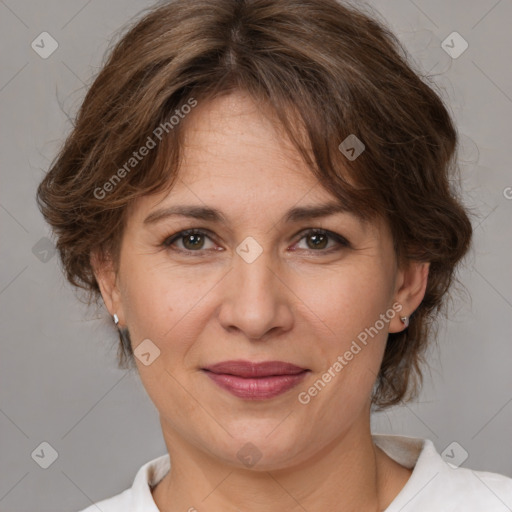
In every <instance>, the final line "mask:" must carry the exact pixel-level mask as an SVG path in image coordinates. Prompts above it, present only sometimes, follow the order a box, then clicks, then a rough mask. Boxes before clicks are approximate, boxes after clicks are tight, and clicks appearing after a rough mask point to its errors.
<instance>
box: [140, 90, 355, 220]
mask: <svg viewBox="0 0 512 512" xmlns="http://www.w3.org/2000/svg"><path fill="white" fill-rule="evenodd" d="M183 127H184V137H183V148H182V152H181V157H182V160H181V165H180V168H179V170H178V179H177V180H176V182H175V184H174V185H173V188H172V189H171V190H170V191H169V190H167V191H165V192H162V193H160V194H156V195H153V196H146V197H143V198H140V199H139V200H138V206H139V208H137V210H139V211H138V213H139V215H138V217H139V220H140V221H141V222H143V223H146V224H147V222H144V221H147V220H149V221H151V222H152V221H154V220H155V219H157V218H158V215H159V214H161V213H162V210H163V209H169V208H171V209H172V210H173V211H174V213H176V208H175V207H176V206H179V207H182V206H184V205H186V206H187V207H190V206H193V207H194V208H195V210H196V212H195V213H196V214H197V215H196V218H203V219H204V220H208V219H210V220H213V221H222V222H226V221H231V220H232V219H231V218H229V219H228V217H231V216H234V217H237V220H239V221H242V220H243V219H244V218H245V217H244V216H246V215H247V216H248V219H246V220H248V221H253V222H257V221H258V220H261V219H262V218H263V217H264V216H266V215H270V217H271V218H277V216H279V217H282V216H283V215H285V214H286V215H288V218H289V220H290V221H298V220H303V219H305V218H308V215H309V214H310V213H311V212H308V211H307V210H308V208H311V207H318V206H321V205H327V204H329V205H330V208H324V210H325V211H326V214H327V212H328V210H331V211H332V210H334V209H335V208H336V206H337V207H338V209H339V211H343V210H345V211H346V212H347V213H352V214H353V216H355V217H356V218H357V220H361V221H362V219H361V218H360V217H359V216H358V213H357V212H349V211H348V210H347V209H346V208H345V209H344V208H343V205H342V204H340V203H339V201H338V200H337V198H336V197H335V196H333V195H332V194H331V193H329V192H328V191H327V190H326V189H325V188H324V187H323V186H322V185H321V184H320V182H319V181H318V179H317V178H316V176H314V174H313V172H312V171H311V169H309V167H308V166H307V164H306V162H304V160H303V158H302V155H301V154H300V153H299V151H298V150H297V148H296V147H295V146H294V145H293V144H292V143H291V141H290V140H289V139H288V137H287V136H286V134H285V133H284V131H283V130H282V129H281V127H280V124H279V123H278V122H277V121H276V119H275V118H274V117H273V114H272V112H271V111H270V110H269V109H268V108H267V107H266V106H265V105H262V104H258V103H256V102H255V101H254V100H253V99H252V98H251V97H250V96H249V95H247V94H245V93H242V92H236V93H232V94H230V95H226V96H222V97H219V98H215V99H213V100H209V101H206V102H203V103H201V102H199V103H198V105H197V107H196V108H195V109H194V110H193V111H192V112H191V113H190V114H188V115H187V117H186V119H185V122H184V126H183ZM333 207H334V208H333ZM179 209H180V208H178V210H179ZM200 209H202V210H203V211H202V213H198V211H199V210H200ZM188 210H189V213H190V208H188ZM207 210H209V211H207ZM213 210H215V212H214V211H213ZM317 210H322V208H320V209H318V208H317ZM181 211H184V210H183V208H181ZM148 212H149V215H148ZM223 212H226V214H225V215H223ZM167 213H169V212H167ZM318 213H319V212H318V211H317V212H315V213H314V214H312V215H310V217H311V218H313V217H314V216H315V215H316V217H319V216H320V215H319V214H318ZM320 213H321V211H320ZM148 217H149V219H148ZM251 218H252V219H251Z"/></svg>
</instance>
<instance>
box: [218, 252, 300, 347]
mask: <svg viewBox="0 0 512 512" xmlns="http://www.w3.org/2000/svg"><path fill="white" fill-rule="evenodd" d="M272 258H273V256H272V254H271V251H263V252H262V253H261V254H260V256H259V257H258V258H257V259H256V260H255V261H252V262H251V263H249V262H247V261H246V260H244V258H242V257H240V256H239V255H238V254H235V256H234V258H233V267H232V270H231V272H229V274H228V276H227V277H226V279H225V280H224V289H223V290H222V297H221V300H222V303H221V306H220V310H219V314H218V319H219V322H220V323H221V325H222V326H223V328H224V329H226V331H229V332H235V331H239V332H240V333H242V334H243V335H244V336H245V337H246V338H248V339H250V340H263V339H268V337H269V335H270V333H271V332H272V333H273V334H274V335H276V336H277V335H278V334H279V333H281V332H286V331H288V330H289V329H291V327H292V325H293V311H292V304H293V297H294V294H293V292H292V290H291V289H290V287H289V284H288V283H286V279H285V276H284V275H283V271H282V268H281V270H280V265H279V263H278V262H276V261H272Z"/></svg>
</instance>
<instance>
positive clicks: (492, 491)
mask: <svg viewBox="0 0 512 512" xmlns="http://www.w3.org/2000/svg"><path fill="white" fill-rule="evenodd" d="M372 438H373V441H374V443H375V444H376V445H377V446H379V447H380V448H381V449H382V450H383V451H385V452H386V453H387V454H388V455H389V456H390V457H391V458H392V459H394V460H395V461H396V462H398V463H399V464H401V465H402V466H405V467H407V468H409V469H412V468H414V469H413V471H412V474H411V476H410V477H409V480H408V481H407V483H406V484H405V486H404V487H403V488H402V490H401V491H400V492H399V493H398V495H397V496H396V497H395V499H394V500H393V502H392V503H391V504H390V505H389V507H387V508H386V510H385V511H384V512H511V511H512V478H508V477H506V476H504V475H500V474H497V473H489V472H485V471H473V470H471V469H468V468H463V467H458V468H457V467H455V466H452V465H450V464H448V463H446V462H445V461H444V460H443V459H442V457H441V455H439V453H437V450H436V448H435V446H434V444H433V443H432V441H431V440H430V439H419V438H414V437H406V436H396V435H384V434H373V435H372ZM449 453H450V455H452V452H449ZM169 469H170V459H169V454H165V455H162V456H160V457H157V458H156V459H153V460H151V461H149V462H146V463H145V464H144V465H143V466H142V467H141V468H140V469H139V470H138V471H137V474H136V475H135V479H134V480H133V485H132V487H131V488H129V489H126V490H125V491H123V492H122V493H120V494H117V495H116V496H113V497H112V498H107V499H105V500H102V501H99V502H96V503H95V504H94V505H91V506H90V507H88V508H86V509H83V510H81V511H80V512H99V511H101V512H160V511H159V509H158V508H157V506H156V504H155V502H154V500H153V497H152V495H151V488H150V486H151V487H154V486H155V485H156V484H157V483H158V482H160V480H161V479H162V478H163V477H164V476H165V475H166V474H167V472H168V471H169ZM96 505H97V507H96Z"/></svg>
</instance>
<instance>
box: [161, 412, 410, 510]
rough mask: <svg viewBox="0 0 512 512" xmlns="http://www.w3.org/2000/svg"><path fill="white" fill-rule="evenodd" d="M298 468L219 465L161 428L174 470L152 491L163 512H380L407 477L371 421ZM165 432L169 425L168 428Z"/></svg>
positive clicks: (352, 429)
mask: <svg viewBox="0 0 512 512" xmlns="http://www.w3.org/2000/svg"><path fill="white" fill-rule="evenodd" d="M364 424H365V425H367V428H361V425H360V424H354V425H353V426H352V428H351V429H350V430H349V431H347V432H345V433H344V434H343V436H340V437H339V438H337V439H335V440H333V442H332V443H331V444H329V445H327V446H325V447H323V448H322V449H321V450H319V451H318V452H317V453H316V454H315V456H314V457H311V458H309V459H307V460H304V461H302V462H301V463H299V464H297V465H294V466H290V467H286V468H285V469H276V470H270V471H255V470H253V469H240V468H236V467H233V466H232V465H230V464H228V463H223V462H222V461H219V459H218V458H214V457H211V456H209V455H207V454H205V453H204V452H201V451H199V450H197V448H196V447H195V446H192V445H189V444H188V443H186V442H185V441H184V440H183V439H182V438H178V437H175V436H174V435H173V434H174V432H173V433H172V434H170V433H169V429H166V428H163V432H164V437H165V440H166V444H167V448H168V450H169V454H170V458H171V471H169V473H168V474H167V475H166V476H165V477H164V478H163V479H162V480H161V482H160V483H159V484H158V485H157V486H156V487H155V488H154V489H153V499H154V500H155V503H156V505H157V507H158V509H159V510H160V511H161V512H177V511H183V510H187V511H188V510H190V511H195V510H197V511H200V510H208V511H212V512H216V511H223V512H224V511H236V510H238V509H240V510H250V511H251V512H281V511H282V510H287V511H291V512H304V510H310V511H314V510H322V509H324V508H325V509H328V510H329V509H331V510H332V509H333V507H334V506H336V507H337V508H338V507H339V509H340V510H343V511H344V512H349V511H350V512H351V511H354V512H355V511H362V510H364V511H368V512H375V511H383V510H385V509H386V508H387V507H388V506H389V504H390V503H391V502H392V501H393V499H394V498H395V496H396V495H397V494H398V492H400V490H401V489H402V487H403V486H404V485H405V483H406V482H407V480H408V478H409V477H410V474H411V470H408V469H406V468H404V467H402V466H400V465H399V464H398V463H396V462H395V461H393V460H392V459H391V458H390V457H388V456H387V455H386V454H385V453H384V452H383V451H382V450H380V449H379V448H378V447H376V446H375V445H374V444H373V441H372V438H371V432H370V428H369V424H370V422H369V418H368V421H367V422H365V423H364ZM163 426H164V425H163Z"/></svg>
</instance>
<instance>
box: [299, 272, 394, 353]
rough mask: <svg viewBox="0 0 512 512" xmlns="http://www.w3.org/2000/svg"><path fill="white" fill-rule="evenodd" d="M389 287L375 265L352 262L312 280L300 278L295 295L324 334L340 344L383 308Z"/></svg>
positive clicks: (374, 320) (354, 335)
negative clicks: (298, 290) (300, 282)
mask: <svg viewBox="0 0 512 512" xmlns="http://www.w3.org/2000/svg"><path fill="white" fill-rule="evenodd" d="M390 289H391V286H390V282H389V279H388V278H387V277H386V273H385V272H384V271H383V270H382V269H381V268H380V267H379V266H378V265H361V264H359V265H358V264H353V265H347V266H346V267H343V268H342V267H340V268H339V269H336V270H333V271H332V272H325V273H324V274H323V275H319V276H318V278H317V279H315V280H308V279H306V280H303V281H302V284H301V286H300V295H299V296H300V298H301V299H302V300H303V301H304V303H305V304H306V305H307V306H308V307H309V309H310V310H311V312H310V313H309V316H310V317H311V319H312V321H313V322H314V323H316V324H318V325H319V326H320V327H319V328H322V329H323V330H324V331H325V334H326V338H327V339H331V340H334V344H335V345H336V347H337V348H343V345H345V344H347V343H348V344H350V341H351V340H352V339H354V338H356V337H357V336H358V335H359V333H361V332H363V331H364V330H365V329H366V328H369V327H370V326H373V325H374V324H375V322H376V321H377V320H378V319H379V318H380V315H381V313H385V312H386V310H387V309H388V308H389V300H390ZM315 318H316V321H315ZM320 320H321V322H320ZM379 325H380V324H379ZM386 326H387V324H386ZM383 330H384V331H385V330H386V329H383Z"/></svg>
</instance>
